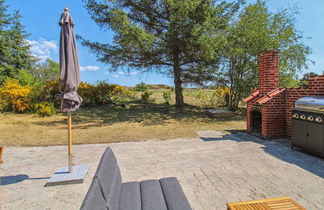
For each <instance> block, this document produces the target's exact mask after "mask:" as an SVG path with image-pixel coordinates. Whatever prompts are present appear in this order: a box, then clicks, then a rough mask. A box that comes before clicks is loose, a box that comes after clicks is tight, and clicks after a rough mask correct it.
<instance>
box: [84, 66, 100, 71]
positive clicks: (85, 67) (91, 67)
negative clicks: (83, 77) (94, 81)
mask: <svg viewBox="0 0 324 210" xmlns="http://www.w3.org/2000/svg"><path fill="white" fill-rule="evenodd" d="M80 70H81V71H99V70H100V67H99V66H80Z"/></svg>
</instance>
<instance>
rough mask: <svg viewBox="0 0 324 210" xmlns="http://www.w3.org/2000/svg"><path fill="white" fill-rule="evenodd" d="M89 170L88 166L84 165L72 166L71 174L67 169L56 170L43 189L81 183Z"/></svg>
mask: <svg viewBox="0 0 324 210" xmlns="http://www.w3.org/2000/svg"><path fill="white" fill-rule="evenodd" d="M89 168H90V166H86V165H81V166H73V170H72V172H71V173H69V167H61V168H57V169H56V171H55V172H54V174H53V176H51V178H50V179H49V180H48V182H47V183H46V185H45V187H50V186H56V185H66V184H80V183H83V180H84V179H85V177H86V175H87V173H88V171H89Z"/></svg>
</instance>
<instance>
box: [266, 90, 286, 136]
mask: <svg viewBox="0 0 324 210" xmlns="http://www.w3.org/2000/svg"><path fill="white" fill-rule="evenodd" d="M285 116H286V91H284V92H282V93H280V94H278V95H276V96H274V97H273V98H272V99H271V100H270V101H268V102H267V103H266V104H265V105H264V106H263V107H262V137H265V138H270V137H283V136H285V135H286V117H285Z"/></svg>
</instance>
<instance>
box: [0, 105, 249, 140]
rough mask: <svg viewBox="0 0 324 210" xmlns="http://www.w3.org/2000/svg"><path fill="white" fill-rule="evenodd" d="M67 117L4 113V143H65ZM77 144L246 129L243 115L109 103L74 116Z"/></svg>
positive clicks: (1, 116) (1, 127)
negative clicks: (210, 113) (216, 116)
mask: <svg viewBox="0 0 324 210" xmlns="http://www.w3.org/2000/svg"><path fill="white" fill-rule="evenodd" d="M65 120H66V116H64V115H62V114H59V115H55V116H52V117H46V118H39V117H38V116H36V115H31V114H12V113H0V130H1V136H0V145H6V146H7V145H11V146H13V145H15V146H31V145H44V146H45V145H65V144H66V141H67V140H66V139H67V138H66V137H67V128H66V121H65ZM73 125H74V127H73V143H74V144H84V143H108V142H121V141H145V140H154V139H159V140H161V139H170V138H177V137H194V136H196V134H195V132H196V131H198V130H210V129H212V130H222V131H229V132H231V131H235V130H243V129H245V121H244V119H243V118H242V116H235V117H230V118H210V117H208V116H207V115H206V112H205V110H204V109H202V108H199V107H193V106H186V107H185V108H182V109H176V108H175V107H174V106H164V105H161V104H147V105H143V104H136V105H132V106H131V107H130V108H123V107H120V106H113V105H106V106H100V107H92V108H81V109H80V110H78V111H77V112H76V113H74V116H73Z"/></svg>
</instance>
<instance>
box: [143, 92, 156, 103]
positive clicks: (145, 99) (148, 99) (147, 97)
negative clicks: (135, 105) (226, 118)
mask: <svg viewBox="0 0 324 210" xmlns="http://www.w3.org/2000/svg"><path fill="white" fill-rule="evenodd" d="M152 94H153V92H151V91H148V90H147V91H144V92H143V93H142V94H141V100H142V102H143V103H150V102H152V101H153V99H151V95H152Z"/></svg>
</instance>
